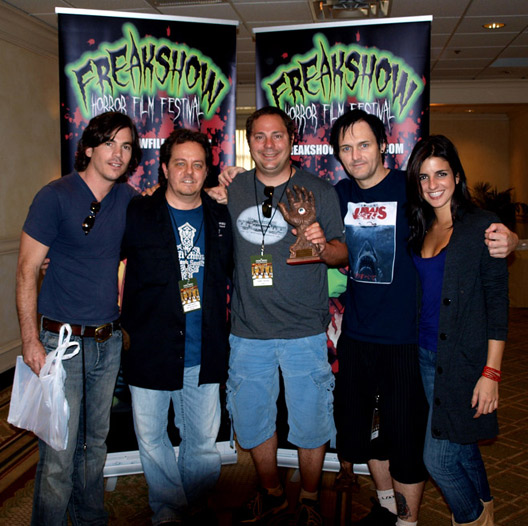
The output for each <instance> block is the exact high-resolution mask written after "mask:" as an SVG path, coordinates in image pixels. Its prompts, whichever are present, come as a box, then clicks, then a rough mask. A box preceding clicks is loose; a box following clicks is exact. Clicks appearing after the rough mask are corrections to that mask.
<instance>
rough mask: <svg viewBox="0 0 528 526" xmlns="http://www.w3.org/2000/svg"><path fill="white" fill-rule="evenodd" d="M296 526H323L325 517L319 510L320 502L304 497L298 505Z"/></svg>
mask: <svg viewBox="0 0 528 526" xmlns="http://www.w3.org/2000/svg"><path fill="white" fill-rule="evenodd" d="M295 526H323V517H321V512H320V510H319V502H318V501H316V500H312V499H302V500H301V502H300V503H299V506H298V507H297V514H296V516H295Z"/></svg>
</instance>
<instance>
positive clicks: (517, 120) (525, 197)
mask: <svg viewBox="0 0 528 526" xmlns="http://www.w3.org/2000/svg"><path fill="white" fill-rule="evenodd" d="M510 149H511V159H510V169H511V186H513V187H514V188H515V197H516V199H517V201H522V202H523V203H528V109H525V110H524V111H519V112H515V113H514V114H512V115H510Z"/></svg>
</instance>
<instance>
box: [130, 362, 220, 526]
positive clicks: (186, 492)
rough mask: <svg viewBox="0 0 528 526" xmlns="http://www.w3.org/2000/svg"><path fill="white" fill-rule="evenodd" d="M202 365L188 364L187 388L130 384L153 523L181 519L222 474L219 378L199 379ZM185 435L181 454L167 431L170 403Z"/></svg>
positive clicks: (177, 423) (186, 373) (185, 374)
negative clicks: (218, 443)
mask: <svg viewBox="0 0 528 526" xmlns="http://www.w3.org/2000/svg"><path fill="white" fill-rule="evenodd" d="M199 374H200V366H199V365H196V366H194V367H186V368H185V370H184V375H183V389H179V390H177V391H156V390H152V389H143V388H140V387H135V386H132V385H131V386H130V392H131V393H132V411H133V413H134V429H135V431H136V437H137V440H138V446H139V456H140V458H141V464H142V466H143V472H144V473H145V478H146V479H147V484H148V488H149V504H150V507H151V509H152V511H153V513H154V515H153V517H152V524H154V525H157V524H163V523H164V522H168V521H171V520H175V519H179V518H181V516H182V513H183V512H184V510H185V508H186V507H187V506H188V505H192V504H195V503H197V502H198V500H199V499H201V498H203V497H205V496H206V494H207V490H209V489H211V488H212V487H213V486H214V485H215V484H216V481H217V480H218V477H219V476H220V468H221V458H220V453H219V452H218V450H217V449H216V438H217V436H218V429H219V428H220V395H219V385H218V384H202V385H198V376H199ZM171 401H172V405H173V408H174V424H175V425H176V427H177V428H178V430H179V432H180V437H181V443H180V449H179V455H178V460H177V461H176V455H175V453H174V449H173V447H172V444H171V442H170V439H169V435H168V433H167V421H168V414H169V405H170V402H171Z"/></svg>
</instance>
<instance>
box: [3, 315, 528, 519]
mask: <svg viewBox="0 0 528 526" xmlns="http://www.w3.org/2000/svg"><path fill="white" fill-rule="evenodd" d="M510 316H511V318H510V338H509V341H508V344H507V348H506V355H505V359H504V363H503V371H504V380H503V382H502V383H501V391H500V392H501V401H500V407H499V421H500V425H501V434H500V436H499V438H498V439H497V440H494V441H490V442H486V443H483V444H482V448H481V449H482V453H483V456H484V459H485V462H486V467H487V469H488V475H489V479H490V484H491V487H492V492H493V495H494V497H495V506H496V514H495V517H496V523H497V524H498V525H500V526H526V525H528V448H527V444H528V404H527V387H528V342H527V340H528V309H511V312H510ZM8 400H9V389H4V390H3V391H1V392H0V418H1V419H0V503H1V505H2V507H1V509H0V524H2V525H3V524H5V525H9V526H19V525H20V526H26V525H28V524H29V521H30V515H31V500H32V493H33V477H34V466H35V462H36V459H37V455H38V453H37V451H36V444H35V441H34V440H33V439H32V437H31V435H30V434H28V433H24V432H22V431H19V430H15V429H14V428H12V427H11V426H9V425H8V424H7V423H6V420H5V419H6V417H7V410H8V409H7V408H8ZM281 475H282V476H283V477H284V481H285V482H287V490H288V494H289V496H290V499H291V501H293V502H294V501H295V499H296V493H297V492H298V491H299V483H298V481H297V478H296V475H297V474H296V471H295V470H294V469H291V468H289V469H287V468H281ZM335 477H336V474H335V473H325V474H324V476H323V481H322V490H321V506H322V512H323V515H324V516H325V519H326V523H327V526H330V525H346V524H350V521H351V520H357V519H358V518H360V517H362V516H363V515H364V514H366V513H367V512H368V510H369V509H370V497H373V496H374V491H373V488H372V486H371V483H370V479H369V477H365V476H360V477H359V486H358V487H357V488H352V489H351V490H350V491H348V492H345V493H344V494H342V493H340V492H336V490H335V487H334V482H335ZM255 488H256V477H255V471H254V468H253V465H252V463H251V459H250V457H249V455H248V453H246V452H243V451H241V452H239V460H238V464H236V465H227V466H224V467H223V468H222V474H221V477H220V480H219V482H218V484H217V487H216V488H215V492H214V494H213V496H212V498H211V502H210V504H211V507H212V508H213V509H214V510H215V512H216V514H217V517H218V521H219V525H220V526H228V525H230V524H231V517H232V513H233V511H234V510H235V509H236V508H237V507H239V506H240V505H241V504H242V503H243V502H244V501H245V500H246V499H247V498H248V497H249V496H250V495H251V494H252V492H253V491H254V489H255ZM105 503H106V507H107V510H108V512H109V514H110V521H109V524H110V525H112V526H121V525H123V526H125V525H127V526H136V525H137V526H140V525H148V524H150V519H149V517H150V512H149V508H148V499H147V487H146V484H145V480H144V477H143V475H131V476H125V477H120V478H119V479H118V482H117V486H116V489H115V491H112V492H107V493H106V496H105ZM449 524H450V519H449V511H448V509H447V506H446V504H445V503H444V501H443V499H442V496H441V494H440V493H439V491H438V490H437V488H436V487H435V486H434V485H433V484H432V483H431V482H428V483H427V486H426V491H425V495H424V499H423V504H422V508H421V513H420V525H421V526H448V525H449Z"/></svg>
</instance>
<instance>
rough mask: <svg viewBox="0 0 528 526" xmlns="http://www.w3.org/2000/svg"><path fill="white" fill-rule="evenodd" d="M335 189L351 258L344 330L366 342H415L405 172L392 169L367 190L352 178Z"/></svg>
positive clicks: (413, 274) (414, 305) (414, 275)
mask: <svg viewBox="0 0 528 526" xmlns="http://www.w3.org/2000/svg"><path fill="white" fill-rule="evenodd" d="M335 188H336V191H337V194H338V196H339V201H340V205H341V213H342V215H343V217H344V218H345V231H346V243H347V247H348V253H349V274H348V285H347V293H346V300H345V313H344V319H343V330H344V331H345V333H346V334H347V335H348V336H349V337H350V338H353V339H356V340H360V341H365V342H374V343H383V344H410V343H416V271H415V268H414V265H413V262H412V259H411V256H410V253H409V251H408V249H407V239H408V237H409V224H408V221H407V216H406V212H405V206H406V202H407V195H406V182H405V173H404V172H402V171H399V170H391V171H390V172H389V173H388V174H387V176H386V177H385V178H384V179H383V180H382V181H381V182H380V183H378V184H377V185H376V186H374V187H372V188H368V189H366V190H364V189H361V188H360V187H359V186H358V184H357V183H356V182H355V181H354V180H353V179H344V180H342V181H340V182H339V183H337V185H336V187H335Z"/></svg>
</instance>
